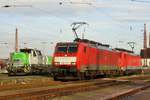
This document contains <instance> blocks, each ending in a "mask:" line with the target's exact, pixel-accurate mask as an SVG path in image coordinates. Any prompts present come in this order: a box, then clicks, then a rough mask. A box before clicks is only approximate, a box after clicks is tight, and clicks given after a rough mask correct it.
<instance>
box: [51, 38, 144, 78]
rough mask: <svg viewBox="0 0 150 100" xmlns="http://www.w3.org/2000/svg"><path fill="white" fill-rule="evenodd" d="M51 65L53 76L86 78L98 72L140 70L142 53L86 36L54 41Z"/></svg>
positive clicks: (131, 71) (114, 72)
mask: <svg viewBox="0 0 150 100" xmlns="http://www.w3.org/2000/svg"><path fill="white" fill-rule="evenodd" d="M53 66H54V68H55V72H54V78H55V79H66V78H67V79H69V78H78V79H85V78H86V79H88V78H93V77H96V76H98V75H114V74H124V73H126V74H128V73H133V72H139V71H140V69H141V57H140V56H138V55H135V54H133V53H132V52H129V51H127V50H124V49H110V48H109V46H108V45H103V44H101V43H96V42H94V41H88V40H84V39H82V40H80V39H78V40H76V41H74V42H64V43H62V42H60V43H57V45H56V48H55V53H54V59H53Z"/></svg>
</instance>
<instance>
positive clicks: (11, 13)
mask: <svg viewBox="0 0 150 100" xmlns="http://www.w3.org/2000/svg"><path fill="white" fill-rule="evenodd" d="M138 1H142V0H136V1H131V0H0V35H1V36H0V47H1V49H0V58H6V57H9V53H10V52H13V51H14V37H15V36H14V35H15V28H16V27H18V29H19V46H20V48H23V47H31V48H38V49H40V50H42V52H44V54H46V55H52V53H53V51H54V46H55V44H56V43H57V42H60V41H72V40H73V39H74V34H73V33H72V30H71V27H70V25H71V23H72V22H75V21H85V22H87V23H88V24H89V26H85V27H82V28H80V29H79V31H78V32H79V36H80V37H81V33H83V32H84V35H85V38H88V39H90V40H95V41H98V42H101V43H106V44H110V45H111V46H112V47H114V48H115V47H121V48H126V49H130V47H129V46H128V45H127V42H129V41H134V42H136V45H135V51H136V53H139V51H140V49H141V48H142V46H143V25H144V23H146V24H147V30H148V31H149V29H150V28H149V27H150V0H143V1H144V2H143V1H142V2H138ZM59 2H62V5H59ZM70 2H71V3H70ZM88 3H91V5H88ZM4 5H16V6H21V7H10V8H4V7H2V6H4ZM23 6H25V7H23ZM84 28H85V31H84ZM119 41H122V42H119ZM5 43H8V44H5Z"/></svg>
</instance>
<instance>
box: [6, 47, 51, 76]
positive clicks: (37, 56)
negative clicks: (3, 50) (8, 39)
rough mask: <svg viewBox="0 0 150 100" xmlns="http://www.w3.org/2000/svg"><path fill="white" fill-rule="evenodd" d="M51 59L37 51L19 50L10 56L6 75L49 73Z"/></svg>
mask: <svg viewBox="0 0 150 100" xmlns="http://www.w3.org/2000/svg"><path fill="white" fill-rule="evenodd" d="M51 61H52V58H51V57H48V56H43V55H42V53H41V51H40V50H37V49H29V48H25V49H20V51H19V52H13V53H11V54H10V64H9V67H8V69H7V70H8V75H25V74H40V73H46V72H47V73H50V70H51Z"/></svg>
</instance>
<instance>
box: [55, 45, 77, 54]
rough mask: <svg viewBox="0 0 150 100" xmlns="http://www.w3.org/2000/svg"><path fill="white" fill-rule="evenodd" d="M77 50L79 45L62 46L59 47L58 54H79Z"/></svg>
mask: <svg viewBox="0 0 150 100" xmlns="http://www.w3.org/2000/svg"><path fill="white" fill-rule="evenodd" d="M77 49H78V46H77V44H61V45H57V49H56V52H63V53H75V52H77Z"/></svg>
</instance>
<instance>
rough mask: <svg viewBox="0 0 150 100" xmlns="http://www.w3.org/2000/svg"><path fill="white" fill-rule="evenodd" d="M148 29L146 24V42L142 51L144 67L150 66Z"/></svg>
mask: <svg viewBox="0 0 150 100" xmlns="http://www.w3.org/2000/svg"><path fill="white" fill-rule="evenodd" d="M147 44H148V43H147V29H146V24H144V41H143V49H141V53H140V55H141V57H142V65H143V66H150V35H149V46H148V47H147Z"/></svg>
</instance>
